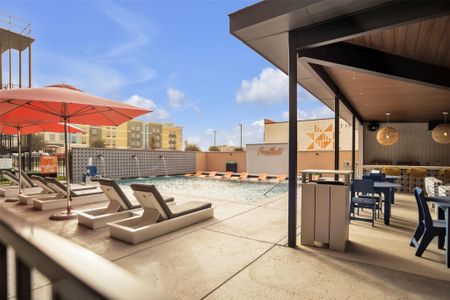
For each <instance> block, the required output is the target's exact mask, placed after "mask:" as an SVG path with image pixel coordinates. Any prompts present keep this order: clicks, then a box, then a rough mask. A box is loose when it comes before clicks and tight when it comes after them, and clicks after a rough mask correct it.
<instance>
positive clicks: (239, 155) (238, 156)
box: [196, 151, 247, 172]
mask: <svg viewBox="0 0 450 300" xmlns="http://www.w3.org/2000/svg"><path fill="white" fill-rule="evenodd" d="M227 162H237V164H238V172H244V171H246V170H247V165H246V159H245V151H237V152H197V154H196V167H197V171H219V172H225V170H226V163H227Z"/></svg>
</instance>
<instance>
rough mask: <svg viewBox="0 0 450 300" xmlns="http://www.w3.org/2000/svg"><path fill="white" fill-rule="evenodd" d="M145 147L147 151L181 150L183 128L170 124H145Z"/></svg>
mask: <svg viewBox="0 0 450 300" xmlns="http://www.w3.org/2000/svg"><path fill="white" fill-rule="evenodd" d="M145 136H146V142H145V145H146V146H145V147H146V148H148V149H163V150H182V149H183V127H181V126H176V125H174V124H172V123H150V122H149V123H146V124H145Z"/></svg>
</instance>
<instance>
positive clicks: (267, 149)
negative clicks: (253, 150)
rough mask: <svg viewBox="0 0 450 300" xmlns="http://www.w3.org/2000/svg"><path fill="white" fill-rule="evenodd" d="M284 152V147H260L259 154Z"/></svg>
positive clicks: (275, 154) (266, 154)
mask: <svg viewBox="0 0 450 300" xmlns="http://www.w3.org/2000/svg"><path fill="white" fill-rule="evenodd" d="M282 154H283V147H260V148H259V149H258V156H280V155H282Z"/></svg>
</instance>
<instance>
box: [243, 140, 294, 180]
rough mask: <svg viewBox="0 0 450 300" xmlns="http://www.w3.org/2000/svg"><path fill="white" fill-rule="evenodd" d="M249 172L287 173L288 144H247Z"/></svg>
mask: <svg viewBox="0 0 450 300" xmlns="http://www.w3.org/2000/svg"><path fill="white" fill-rule="evenodd" d="M246 149H247V151H246V155H245V156H246V163H247V166H246V167H247V172H249V173H255V174H258V173H269V174H286V173H287V171H288V156H289V146H288V144H281V143H273V144H247V147H246Z"/></svg>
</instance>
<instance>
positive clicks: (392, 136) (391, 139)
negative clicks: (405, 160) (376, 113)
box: [377, 113, 399, 146]
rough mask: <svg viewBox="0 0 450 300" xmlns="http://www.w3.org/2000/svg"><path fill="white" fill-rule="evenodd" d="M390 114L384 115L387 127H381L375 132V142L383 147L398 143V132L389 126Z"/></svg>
mask: <svg viewBox="0 0 450 300" xmlns="http://www.w3.org/2000/svg"><path fill="white" fill-rule="evenodd" d="M390 115H391V113H386V120H387V125H386V127H382V128H380V129H379V130H378V132H377V141H378V143H380V144H381V145H383V146H391V145H394V144H395V143H397V142H398V139H399V133H398V130H397V129H395V128H393V127H390V126H389V116H390Z"/></svg>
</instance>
